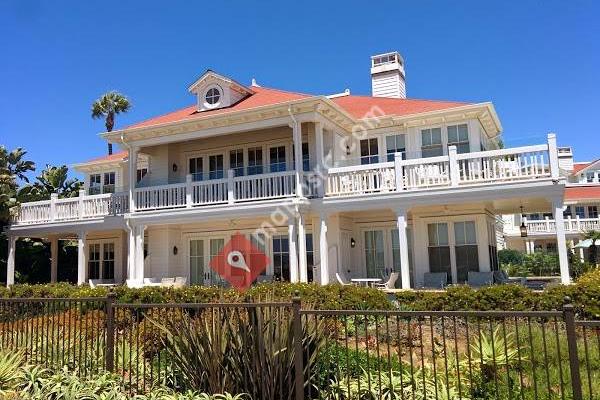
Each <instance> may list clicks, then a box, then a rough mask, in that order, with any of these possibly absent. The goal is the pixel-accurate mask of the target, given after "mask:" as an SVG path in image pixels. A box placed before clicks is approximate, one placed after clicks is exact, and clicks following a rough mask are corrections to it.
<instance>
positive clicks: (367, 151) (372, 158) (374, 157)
mask: <svg viewBox="0 0 600 400" xmlns="http://www.w3.org/2000/svg"><path fill="white" fill-rule="evenodd" d="M377 162H379V146H378V144H377V138H371V139H363V140H361V141H360V163H361V165H364V164H375V163H377Z"/></svg>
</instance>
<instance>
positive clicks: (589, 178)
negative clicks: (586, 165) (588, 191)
mask: <svg viewBox="0 0 600 400" xmlns="http://www.w3.org/2000/svg"><path fill="white" fill-rule="evenodd" d="M585 180H586V181H587V182H588V183H592V182H595V181H596V173H595V172H594V171H590V172H586V174H585Z"/></svg>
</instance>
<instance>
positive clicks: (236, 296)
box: [0, 269, 600, 319]
mask: <svg viewBox="0 0 600 400" xmlns="http://www.w3.org/2000/svg"><path fill="white" fill-rule="evenodd" d="M114 290H115V293H116V295H117V302H119V303H197V302H200V303H206V302H209V303H212V302H219V301H221V302H241V301H245V300H248V298H249V297H250V298H251V299H252V301H290V299H291V298H292V296H293V294H294V293H295V292H296V291H298V292H299V293H300V297H301V298H302V302H303V303H304V304H308V305H309V306H310V307H314V308H317V309H359V310H373V309H383V310H387V309H392V308H395V307H397V308H400V309H402V310H414V311H453V310H454V311H461V310H463V311H464V310H475V311H489V310H506V311H510V310H513V311H523V310H560V309H561V308H562V306H563V304H564V299H565V297H567V296H568V297H570V298H571V301H572V303H573V304H574V305H575V308H576V311H577V313H578V314H579V317H580V318H594V319H600V270H599V269H596V270H594V271H591V272H588V273H586V274H584V275H582V276H581V277H580V278H579V279H578V280H577V282H576V283H575V284H572V285H568V286H565V285H557V286H554V287H549V288H547V289H546V290H544V291H543V292H535V291H532V290H530V289H527V288H525V287H522V286H519V285H496V286H490V287H486V288H481V289H472V288H470V287H468V286H452V287H449V288H448V289H446V290H445V291H436V292H431V291H419V290H417V291H401V292H398V293H396V294H395V296H390V295H387V294H385V293H384V292H382V291H380V290H377V289H370V288H365V287H358V286H340V285H326V286H319V285H316V284H306V283H296V284H292V283H283V282H281V283H263V284H259V285H256V286H254V287H252V288H250V289H249V290H248V291H247V292H245V293H240V292H238V291H237V290H235V289H223V288H216V287H205V286H191V287H186V288H180V289H175V288H161V287H146V288H141V289H130V288H127V287H124V286H118V287H116V288H115V289H114ZM107 294H108V289H106V288H95V289H92V288H90V287H89V286H80V287H77V286H72V285H69V284H66V283H58V284H49V285H15V286H12V287H11V288H10V289H7V288H0V298H7V297H18V298H26V297H43V298H53V297H68V298H78V297H103V296H106V295H107ZM392 300H395V301H392Z"/></svg>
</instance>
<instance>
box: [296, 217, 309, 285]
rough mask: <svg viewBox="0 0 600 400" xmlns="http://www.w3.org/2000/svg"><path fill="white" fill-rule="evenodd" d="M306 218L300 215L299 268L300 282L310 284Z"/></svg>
mask: <svg viewBox="0 0 600 400" xmlns="http://www.w3.org/2000/svg"><path fill="white" fill-rule="evenodd" d="M304 222H305V221H304V216H303V215H302V214H299V215H298V268H299V269H300V273H299V278H300V282H308V263H307V261H306V230H305V229H304Z"/></svg>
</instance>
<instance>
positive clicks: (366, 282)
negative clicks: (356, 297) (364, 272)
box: [350, 278, 382, 286]
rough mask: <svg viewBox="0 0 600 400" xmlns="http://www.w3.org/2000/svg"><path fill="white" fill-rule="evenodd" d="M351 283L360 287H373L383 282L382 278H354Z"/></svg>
mask: <svg viewBox="0 0 600 400" xmlns="http://www.w3.org/2000/svg"><path fill="white" fill-rule="evenodd" d="M350 281H351V282H354V283H356V284H358V285H362V284H364V285H365V286H373V285H375V284H376V283H379V282H381V281H382V279H381V278H352V279H350Z"/></svg>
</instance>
